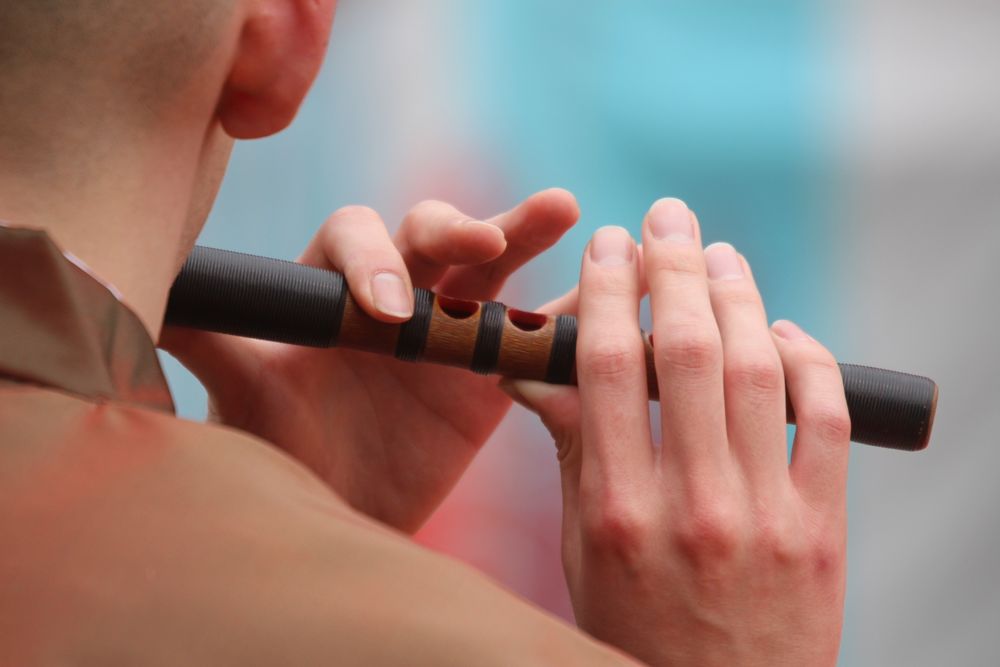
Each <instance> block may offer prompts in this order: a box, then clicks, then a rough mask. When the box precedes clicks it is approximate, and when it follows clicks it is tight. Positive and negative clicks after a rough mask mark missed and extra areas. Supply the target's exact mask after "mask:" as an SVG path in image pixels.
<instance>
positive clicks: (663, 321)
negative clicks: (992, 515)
mask: <svg viewBox="0 0 1000 667" xmlns="http://www.w3.org/2000/svg"><path fill="white" fill-rule="evenodd" d="M664 228H665V229H664ZM684 228H687V229H688V230H689V236H688V237H685V236H684V235H683V234H682V231H681V230H683V229H684ZM658 236H663V238H657V237H658ZM700 239H701V236H700V232H699V231H698V226H697V221H696V220H695V217H694V215H693V214H692V213H690V212H689V211H688V209H687V208H686V207H685V206H684V204H683V203H681V202H679V201H677V200H661V201H659V202H657V203H656V204H654V206H653V208H652V209H651V210H650V212H649V214H648V215H647V217H646V220H645V222H644V224H643V241H644V244H643V250H644V252H643V267H642V269H640V266H639V262H638V261H637V260H638V257H639V255H638V252H637V249H636V248H635V247H634V245H633V243H632V241H631V239H630V238H629V237H628V234H627V233H626V232H625V230H623V229H621V228H604V229H602V230H599V231H598V232H597V234H596V235H595V237H594V240H593V241H592V242H591V244H590V247H589V251H588V252H587V254H586V255H585V257H584V260H583V269H582V274H581V281H580V291H579V298H578V299H576V300H575V301H576V304H575V307H576V310H577V311H578V313H579V318H580V331H579V343H578V349H577V360H578V361H577V364H578V373H579V376H580V388H579V391H576V390H573V389H568V388H562V387H551V386H548V385H544V384H540V383H534V382H516V383H509V384H507V385H506V388H507V390H508V391H510V392H511V394H512V395H513V396H515V397H517V398H518V400H519V401H521V402H522V403H524V404H525V405H527V406H529V407H530V408H532V409H534V410H536V411H537V412H538V413H539V414H540V415H541V417H542V419H543V421H544V422H545V423H546V425H547V426H548V428H549V430H550V431H551V432H552V434H553V436H554V438H555V441H556V444H557V447H558V452H559V459H560V462H561V467H562V484H563V499H564V522H563V558H564V563H565V568H566V576H567V581H568V583H569V588H570V593H571V595H572V599H573V606H574V610H575V612H576V617H577V621H578V623H579V625H580V627H582V628H584V629H586V630H587V631H589V632H591V633H592V634H593V635H594V636H596V637H598V638H600V639H603V640H605V641H607V642H609V643H611V644H614V645H616V646H619V647H621V648H623V649H625V650H627V651H628V652H630V653H631V654H632V655H635V656H636V657H639V658H640V659H643V660H645V661H647V662H649V663H650V664H662V665H774V664H781V665H833V664H835V663H836V659H837V652H838V645H839V641H840V632H841V624H842V613H843V599H844V582H845V569H844V563H845V546H846V500H845V486H846V475H847V458H848V444H849V434H850V421H849V418H848V416H847V407H846V404H845V401H844V394H843V385H842V384H841V379H840V374H839V372H838V370H837V366H836V363H835V361H834V359H833V357H832V356H831V355H830V354H829V353H828V352H827V351H826V350H824V349H823V347H822V346H821V345H820V344H819V343H817V342H816V341H815V340H813V339H812V338H810V337H809V336H807V335H806V334H804V333H803V332H802V331H801V330H800V329H799V328H798V327H796V326H795V325H794V324H791V323H789V322H778V323H776V324H775V325H774V327H773V328H772V329H771V330H769V329H768V326H767V321H766V319H765V315H764V309H763V306H762V304H761V301H760V296H759V294H758V293H757V289H756V287H755V286H754V283H753V278H752V275H751V273H750V267H749V266H748V265H747V263H746V261H745V260H744V259H743V258H742V257H741V256H739V255H738V254H737V253H736V252H735V251H734V250H733V249H732V247H731V246H728V245H725V244H717V245H715V246H712V247H710V248H709V249H708V250H707V251H705V252H703V251H702V249H701V244H700ZM647 287H648V290H649V294H650V300H651V304H652V309H653V323H654V324H653V331H654V334H653V335H654V342H655V346H654V349H655V353H656V369H657V377H658V381H659V390H660V396H661V403H660V411H661V417H662V432H661V433H660V434H659V436H660V437H659V440H660V444H659V445H658V446H657V445H654V443H653V438H652V436H651V433H650V424H649V420H648V416H647V414H648V413H647V396H646V389H645V383H644V381H643V378H644V377H645V375H644V372H645V371H644V368H645V366H644V362H643V352H642V346H641V338H640V331H639V328H638V325H637V324H636V323H637V322H638V305H639V299H640V297H641V295H642V293H643V291H644V290H645V288H647ZM573 301H574V300H573V299H572V298H570V299H567V300H565V301H564V302H563V303H561V304H558V307H559V308H566V307H569V308H572V307H573V306H574V304H573V303H572V302H573ZM786 384H787V386H788V390H789V392H790V395H791V400H792V404H793V405H794V407H795V411H796V414H797V415H800V419H799V426H798V429H797V431H796V438H795V443H794V453H793V457H792V462H791V465H789V464H788V462H787V459H786V450H785V447H786V445H785V423H784V415H785V385H786ZM637 627H646V628H657V629H658V631H657V632H650V633H639V632H636V630H635V628H637Z"/></svg>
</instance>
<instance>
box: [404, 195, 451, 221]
mask: <svg viewBox="0 0 1000 667" xmlns="http://www.w3.org/2000/svg"><path fill="white" fill-rule="evenodd" d="M445 206H447V204H445V203H444V202H442V201H438V200H437V199H425V200H423V201H422V202H419V203H418V204H416V205H414V206H413V208H411V209H410V210H409V212H408V213H407V214H406V217H405V218H404V219H403V222H404V223H409V224H422V223H423V222H424V221H426V220H427V219H428V218H430V217H432V216H436V215H437V213H438V212H440V211H441V209H442V208H443V207H445Z"/></svg>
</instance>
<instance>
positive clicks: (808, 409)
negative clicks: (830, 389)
mask: <svg viewBox="0 0 1000 667" xmlns="http://www.w3.org/2000/svg"><path fill="white" fill-rule="evenodd" d="M795 414H796V421H797V422H798V427H799V428H801V429H803V430H806V431H809V432H811V433H813V434H814V435H815V436H817V437H819V438H820V439H822V440H824V441H827V442H846V441H848V440H850V439H851V416H850V414H849V413H848V412H847V406H846V404H844V402H843V401H842V400H841V401H832V400H827V401H813V402H811V403H808V404H807V405H806V406H805V407H804V408H802V409H796V412H795Z"/></svg>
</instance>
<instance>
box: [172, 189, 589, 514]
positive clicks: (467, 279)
mask: <svg viewBox="0 0 1000 667" xmlns="http://www.w3.org/2000/svg"><path fill="white" fill-rule="evenodd" d="M578 217H579V209H578V207H577V204H576V200H575V199H574V198H573V196H572V195H571V194H569V193H568V192H566V191H564V190H558V189H553V190H546V191H543V192H539V193H537V194H535V195H533V196H531V197H529V198H528V199H527V200H525V201H524V202H523V203H521V204H520V205H519V206H517V207H516V208H514V209H512V210H511V211H508V212H507V213H503V214H501V215H499V216H497V217H495V218H492V219H491V220H488V221H487V222H485V223H484V222H478V221H473V220H472V218H470V217H469V216H467V215H464V214H462V213H461V212H459V211H458V210H456V209H455V208H453V207H452V206H450V205H448V204H444V203H442V202H424V203H422V204H419V205H417V206H416V207H415V208H413V209H412V210H411V211H410V213H409V214H407V216H406V218H405V219H404V221H403V223H402V225H401V226H400V229H399V232H398V233H397V234H396V236H395V238H394V239H391V238H390V237H389V234H388V232H387V231H386V229H385V226H384V224H383V222H382V220H381V219H380V218H379V216H378V214H377V213H375V212H374V211H372V210H371V209H367V208H364V207H347V208H344V209H341V210H339V211H337V212H336V213H334V214H333V215H332V216H330V218H329V219H328V220H327V221H326V223H325V224H324V225H323V227H322V228H321V229H320V231H319V232H318V233H317V235H316V236H315V237H314V238H313V240H312V242H311V243H310V244H309V246H308V247H307V248H306V250H305V252H304V253H303V254H302V256H301V257H300V258H299V261H300V262H302V263H303V264H308V265H311V266H318V267H322V268H327V269H333V270H336V271H340V272H342V273H344V274H345V275H346V277H347V283H348V286H349V287H350V290H351V295H352V296H353V297H354V299H355V301H357V302H358V304H359V305H360V306H361V307H362V308H363V309H364V310H365V311H366V312H367V313H368V314H370V315H371V316H372V317H375V318H376V319H378V320H381V321H384V322H402V321H405V320H406V319H408V318H409V315H410V312H412V303H413V291H412V288H413V287H414V286H416V287H425V288H428V289H430V288H433V289H434V290H435V291H437V292H439V293H441V294H445V295H448V296H453V297H456V298H462V299H475V300H480V301H483V300H489V299H492V298H494V297H495V296H496V295H497V294H498V293H499V291H500V289H501V288H502V287H503V285H504V283H505V282H506V280H507V278H508V277H509V276H510V274H511V273H512V272H513V271H515V270H516V269H517V268H518V267H520V266H522V265H523V264H524V263H526V262H527V261H529V260H531V259H532V258H533V257H535V256H536V255H538V254H539V253H541V252H542V251H543V250H545V249H547V248H549V247H550V246H552V245H553V244H554V243H555V242H556V241H557V240H558V239H559V238H560V237H561V236H562V235H563V234H564V233H565V232H566V231H567V230H568V229H569V228H570V227H571V226H572V225H573V224H574V223H575V222H576V220H577V218H578ZM392 276H396V277H398V278H399V282H396V281H394V280H393V278H392ZM380 287H381V288H383V289H381V290H380ZM375 291H379V296H381V297H382V298H381V299H379V300H378V302H377V301H376V296H375V294H374V292H375ZM394 301H395V302H400V303H394ZM380 306H381V308H380ZM160 344H161V346H162V347H163V348H164V349H166V350H167V351H168V352H170V353H171V354H173V355H174V356H176V357H177V358H178V359H179V360H180V361H181V362H182V363H183V364H184V365H185V366H187V367H188V368H189V369H190V370H191V372H193V373H194V374H195V375H196V376H197V377H198V378H199V380H201V382H202V383H203V384H204V385H205V388H206V389H207V391H208V394H209V401H210V414H211V418H212V419H214V420H216V421H219V422H222V423H224V424H226V425H229V426H233V427H236V428H239V429H241V430H243V431H246V432H248V433H251V434H253V435H256V436H258V437H261V438H263V439H264V440H267V441H269V442H271V443H273V444H275V445H277V446H278V447H280V448H281V449H283V450H285V451H286V452H288V453H289V454H291V455H292V456H294V457H295V458H297V459H299V460H300V461H302V462H303V463H304V464H305V465H307V466H308V467H309V468H311V469H312V470H313V471H314V472H315V473H316V474H318V475H319V476H320V477H321V478H322V479H324V480H325V481H326V482H328V483H329V484H330V485H331V486H332V487H333V488H334V489H335V490H336V491H337V492H338V493H339V494H340V495H341V496H342V497H343V498H344V499H345V500H346V501H347V502H348V503H349V504H351V505H352V506H353V507H355V508H356V509H358V510H359V511H362V512H364V513H366V514H368V515H370V516H372V517H374V518H376V519H379V520H381V521H383V522H385V523H387V524H389V525H392V526H394V527H396V528H399V529H401V530H405V531H410V532H412V531H414V530H416V529H417V528H419V527H420V525H421V524H422V523H423V522H424V521H425V520H426V518H427V517H428V516H429V515H430V514H431V512H433V510H434V509H435V508H436V507H437V505H438V504H439V503H440V502H441V500H443V498H444V497H445V495H447V493H448V492H449V491H450V490H451V488H452V487H453V486H454V484H455V482H456V481H457V480H458V478H459V477H460V476H461V474H462V472H464V470H465V468H466V467H467V466H468V464H469V463H470V462H471V460H472V457H473V456H474V455H475V454H476V452H477V451H478V450H479V448H480V447H481V446H482V445H483V443H485V442H486V439H487V438H488V437H489V436H490V434H491V433H492V432H493V430H494V429H495V428H496V426H497V424H498V423H499V422H500V420H501V419H502V418H503V416H504V415H505V414H506V412H507V410H508V409H509V408H510V399H509V398H508V397H507V396H506V395H505V394H504V393H503V392H501V391H500V390H498V389H497V386H496V385H497V380H496V378H489V377H481V376H477V375H473V374H472V373H470V372H468V371H465V370H462V369H456V368H446V367H441V366H432V365H429V364H409V363H405V362H401V361H397V360H396V359H393V358H390V357H383V356H377V355H373V354H370V353H365V352H358V351H354V350H347V349H332V350H317V349H313V348H305V347H297V346H292V345H285V344H280V343H271V342H267V341H258V340H250V339H241V338H236V337H232V336H225V335H222V334H213V333H207V332H202V331H194V330H189V329H178V328H169V327H168V328H165V329H164V331H163V335H162V338H161V341H160Z"/></svg>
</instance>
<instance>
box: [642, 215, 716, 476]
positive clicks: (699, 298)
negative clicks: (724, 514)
mask: <svg viewBox="0 0 1000 667" xmlns="http://www.w3.org/2000/svg"><path fill="white" fill-rule="evenodd" d="M643 241H644V243H643V246H644V249H645V267H646V279H647V282H648V283H649V299H650V306H651V308H652V312H653V340H654V341H655V343H654V358H655V362H656V376H657V382H658V385H659V390H660V414H661V424H662V426H661V428H662V431H663V447H662V458H663V461H664V463H665V465H667V467H668V469H673V470H676V471H677V472H678V473H680V474H679V478H680V479H682V480H688V479H705V475H704V474H703V473H707V472H709V471H714V472H712V473H711V474H714V473H715V472H717V471H718V470H719V467H720V466H722V465H723V464H724V463H723V462H725V461H728V460H729V451H728V450H729V447H728V441H727V440H726V423H725V408H726V406H725V401H724V398H723V379H722V339H721V336H720V334H719V327H718V325H717V324H716V322H715V315H714V314H713V312H712V304H711V301H710V299H709V294H708V278H707V275H706V270H705V255H704V253H703V252H702V249H701V234H700V232H699V229H698V223H697V220H696V219H695V217H694V215H693V214H692V213H691V212H690V211H689V210H688V208H687V206H686V205H685V204H684V203H683V202H681V201H680V200H677V199H661V200H659V201H657V202H655V203H654V204H653V206H652V207H651V208H650V210H649V213H648V214H647V215H646V220H645V222H644V224H643ZM706 467H707V468H706ZM701 468H706V470H705V471H701V470H695V469H701Z"/></svg>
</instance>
